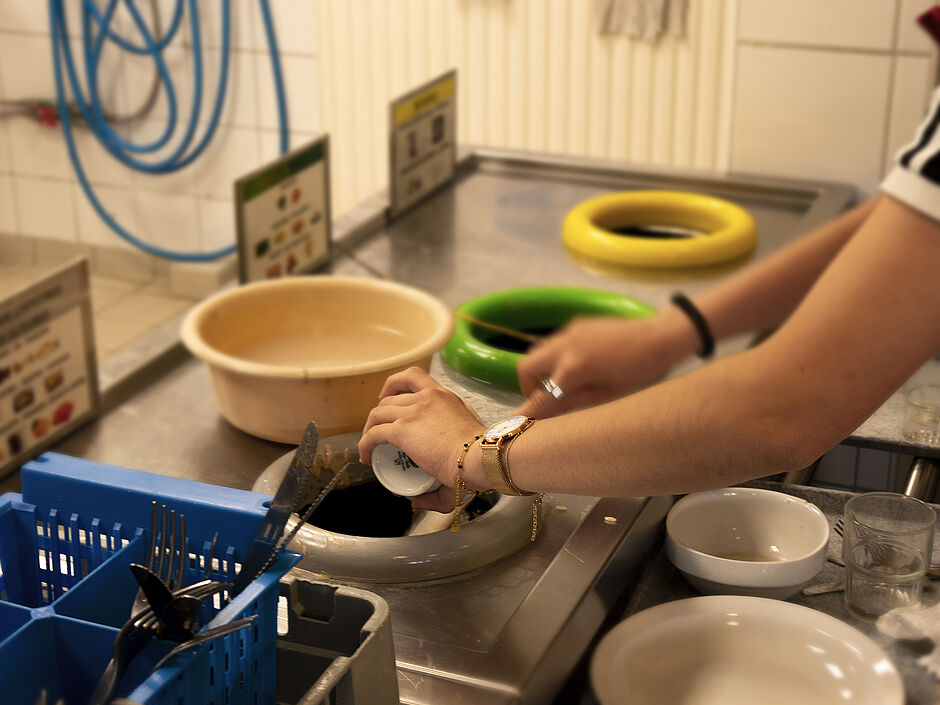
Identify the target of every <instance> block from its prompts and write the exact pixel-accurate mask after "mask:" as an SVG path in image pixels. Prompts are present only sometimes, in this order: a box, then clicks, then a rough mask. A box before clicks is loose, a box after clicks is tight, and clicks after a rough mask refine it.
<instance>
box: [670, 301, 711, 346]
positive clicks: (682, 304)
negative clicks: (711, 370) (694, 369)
mask: <svg viewBox="0 0 940 705" xmlns="http://www.w3.org/2000/svg"><path fill="white" fill-rule="evenodd" d="M672 303H674V304H675V305H676V306H678V307H679V308H680V309H682V312H683V313H685V315H686V316H688V317H689V320H690V321H692V325H693V326H695V330H697V331H698V337H699V338H701V339H702V351H701V352H700V353H699V354H698V356H699V357H700V358H702V359H708V358H710V357H711V356H712V354H713V353H714V352H715V338H714V337H713V336H712V332H711V330H709V328H708V321H706V320H705V316H703V315H702V312H701V311H699V310H698V309H697V308H696V307H695V304H693V303H692V302H691V301H690V300H689V297H688V296H686V295H685V294H683V293H682V292H680V291H677V292H675V293H674V294H673V295H672Z"/></svg>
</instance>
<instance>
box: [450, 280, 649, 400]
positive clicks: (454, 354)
mask: <svg viewBox="0 0 940 705" xmlns="http://www.w3.org/2000/svg"><path fill="white" fill-rule="evenodd" d="M457 311H458V312H459V313H465V314H467V315H468V316H472V317H473V318H478V319H480V320H482V321H486V322H488V323H493V324H496V325H500V326H504V327H506V328H512V329H513V330H518V331H523V332H531V331H537V330H556V329H558V328H561V327H562V326H564V325H565V324H567V323H568V322H569V321H570V320H571V319H572V318H574V317H576V316H623V317H624V318H647V317H649V316H652V315H654V314H655V313H656V309H655V308H653V307H652V306H650V305H649V304H646V303H644V302H642V301H638V300H637V299H634V298H632V297H629V296H624V295H622V294H615V293H612V292H609V291H600V290H597V289H580V288H577V287H568V286H536V287H528V288H524V289H510V290H508V291H498V292H495V293H492V294H487V295H485V296H481V297H479V298H476V299H471V300H470V301H467V302H466V303H464V304H462V305H460V306H459V307H458V308H457ZM497 335H498V333H495V332H493V331H489V330H486V329H483V328H481V327H480V326H475V325H474V324H473V323H470V322H469V321H465V320H463V319H462V318H457V319H456V325H455V330H454V335H453V336H452V337H451V339H450V340H449V341H448V343H447V344H446V345H445V346H444V348H443V349H442V350H441V357H442V358H443V359H444V361H445V362H447V364H449V365H450V366H451V367H453V368H454V369H455V370H457V371H458V372H462V373H463V374H465V375H467V376H468V377H474V378H476V379H480V380H483V381H485V382H491V383H493V384H497V385H499V386H501V387H508V388H510V389H516V390H518V389H519V376H518V374H517V372H516V365H517V364H518V363H519V360H521V359H522V358H523V357H524V356H523V355H522V354H520V353H517V352H512V351H511V350H505V349H503V348H498V347H495V346H492V345H489V344H488V342H487V341H488V340H491V339H493V337H494V336H497Z"/></svg>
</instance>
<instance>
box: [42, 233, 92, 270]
mask: <svg viewBox="0 0 940 705" xmlns="http://www.w3.org/2000/svg"><path fill="white" fill-rule="evenodd" d="M78 257H88V259H89V260H90V259H91V257H92V250H91V246H90V245H85V244H82V243H80V242H63V241H62V240H50V239H48V238H44V237H39V238H36V264H38V265H40V266H44V265H59V264H65V263H66V262H71V261H72V260H74V259H76V258H78Z"/></svg>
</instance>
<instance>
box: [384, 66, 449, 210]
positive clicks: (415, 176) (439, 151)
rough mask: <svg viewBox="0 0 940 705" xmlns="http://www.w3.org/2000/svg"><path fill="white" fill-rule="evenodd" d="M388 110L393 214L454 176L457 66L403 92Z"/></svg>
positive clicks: (413, 203) (391, 208) (390, 208)
mask: <svg viewBox="0 0 940 705" xmlns="http://www.w3.org/2000/svg"><path fill="white" fill-rule="evenodd" d="M389 112H390V152H389V169H390V175H389V194H390V204H389V212H390V214H391V215H392V216H393V217H394V216H396V215H398V214H399V213H401V212H402V211H404V210H406V209H408V208H410V207H411V206H413V205H415V204H416V203H418V202H419V201H420V200H422V199H423V198H424V197H425V196H427V195H428V194H430V193H431V192H433V191H435V190H437V189H438V188H440V187H441V186H443V185H444V184H447V183H449V182H451V181H452V180H453V178H454V169H455V167H456V163H457V129H456V128H457V72H456V71H450V72H449V73H446V74H444V75H443V76H441V77H439V78H437V79H435V80H433V81H431V82H430V83H428V84H426V85H424V86H422V87H421V88H418V89H416V90H414V91H411V92H410V93H408V94H407V95H405V96H403V97H401V98H399V99H398V100H396V101H394V102H393V103H392V104H391V106H390V111H389Z"/></svg>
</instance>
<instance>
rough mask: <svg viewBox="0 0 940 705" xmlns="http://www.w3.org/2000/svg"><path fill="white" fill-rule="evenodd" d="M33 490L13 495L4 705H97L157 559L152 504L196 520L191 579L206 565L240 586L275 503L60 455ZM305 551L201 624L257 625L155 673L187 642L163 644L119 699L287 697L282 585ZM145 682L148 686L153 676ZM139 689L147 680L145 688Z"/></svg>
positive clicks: (3, 565)
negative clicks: (148, 560) (140, 566)
mask: <svg viewBox="0 0 940 705" xmlns="http://www.w3.org/2000/svg"><path fill="white" fill-rule="evenodd" d="M22 488H23V492H22V495H20V494H7V495H3V496H2V497H0V684H2V686H0V690H2V701H3V703H4V704H5V705H7V704H9V705H19V704H20V703H23V704H24V705H34V704H35V703H36V702H38V701H39V700H40V697H41V696H42V695H43V693H45V698H46V702H49V703H54V702H57V701H58V700H59V699H61V698H64V699H65V701H66V702H67V703H73V702H74V703H81V702H86V701H87V700H88V698H89V697H90V695H91V692H92V690H93V689H94V687H95V685H96V683H97V681H98V678H99V676H100V675H101V673H102V672H103V671H104V669H105V666H106V665H107V663H108V661H109V660H110V658H111V644H112V642H113V641H114V637H115V635H116V634H117V632H118V629H119V628H120V626H121V625H122V624H123V623H124V622H125V621H127V618H128V616H129V614H128V613H129V610H130V605H131V603H132V602H133V599H134V595H135V594H136V592H137V584H136V582H135V580H134V578H133V575H132V574H131V572H130V570H128V564H129V563H131V562H138V563H140V562H143V560H144V557H145V555H146V552H147V545H146V544H147V535H146V531H145V529H146V530H149V525H150V511H151V510H150V508H151V502H153V501H157V502H159V503H160V504H166V505H167V506H168V507H169V508H170V509H175V510H177V511H178V512H182V513H184V514H185V515H186V531H187V537H188V541H187V552H188V555H189V561H188V562H187V563H188V565H187V568H186V579H187V582H192V581H195V580H199V579H202V578H203V577H204V576H205V573H206V570H207V565H206V563H207V560H206V559H207V557H208V556H209V553H210V546H211V541H212V537H213V535H214V534H215V532H216V531H218V532H219V539H218V543H217V545H216V551H215V558H214V560H213V561H212V563H211V565H209V566H208V570H209V571H210V576H211V577H213V578H215V579H219V580H225V581H228V582H231V581H232V580H233V579H234V576H235V574H236V573H237V571H238V568H239V567H240V561H241V558H242V556H243V555H244V553H245V552H246V551H247V549H248V545H249V544H250V542H251V540H252V538H253V537H254V535H255V532H256V531H257V529H258V527H259V526H260V523H261V521H262V519H263V517H264V515H265V513H266V511H267V509H266V507H265V505H266V503H267V502H268V501H269V500H270V499H271V497H270V495H262V494H257V493H254V492H244V491H242V490H234V489H230V488H225V487H217V486H214V485H206V484H203V483H197V482H191V481H187V480H180V479H176V478H169V477H164V476H161V475H153V474H150V473H143V472H138V471H134V470H127V469H125V468H119V467H114V466H109V465H103V464H101V463H93V462H89V461H85V460H79V459H76V458H70V457H68V456H63V455H59V454H54V453H47V454H45V455H43V456H41V457H40V458H39V459H37V460H36V461H35V462H32V463H29V464H27V465H26V466H24V468H23V471H22ZM299 559H300V556H299V555H298V554H295V553H288V552H282V554H281V555H280V556H279V557H278V560H277V561H276V562H275V563H274V564H273V565H272V566H271V567H270V568H269V569H268V570H267V571H266V572H265V574H264V575H262V576H261V577H259V578H258V579H257V580H255V581H254V582H253V583H251V585H249V586H248V588H246V589H245V591H244V592H242V593H241V594H240V595H239V596H238V597H236V598H235V599H234V600H232V601H231V602H230V603H227V604H226V601H225V600H222V599H217V600H215V601H214V602H209V601H207V604H206V605H205V606H203V608H202V611H201V613H200V623H201V624H203V625H207V626H218V625H221V624H225V623H227V622H230V621H233V620H236V619H241V618H242V617H247V616H250V615H258V617H257V619H256V620H255V621H254V622H253V623H252V624H251V625H250V626H249V627H248V628H246V629H243V630H241V631H238V632H235V633H233V634H230V635H228V636H226V637H222V638H220V639H217V640H215V641H212V642H209V643H208V644H204V645H202V646H201V647H198V648H196V649H193V650H192V651H191V652H188V653H186V654H184V655H182V656H178V657H176V658H175V659H173V660H172V661H170V662H169V663H168V664H167V665H166V666H164V667H163V668H161V669H159V670H158V671H156V672H155V673H153V675H151V676H149V678H148V677H147V674H148V673H149V672H150V670H151V668H152V666H153V665H154V664H155V663H156V662H157V661H158V660H159V659H160V658H161V657H162V656H163V655H164V654H165V653H166V652H167V651H169V649H170V648H172V646H174V644H172V643H167V642H161V641H157V640H154V641H152V642H151V643H150V644H149V645H148V646H147V647H146V648H145V649H144V651H143V652H142V653H141V654H140V655H139V656H138V658H136V659H135V661H134V662H133V664H132V666H131V668H130V669H129V670H128V672H127V674H126V675H125V678H124V679H123V680H122V683H121V687H120V688H119V690H118V692H117V694H116V695H117V696H123V697H128V698H130V699H131V700H133V701H136V702H139V703H144V704H145V705H157V704H164V703H165V704H167V705H170V704H172V705H180V703H215V704H216V705H228V704H233V705H235V704H240V703H245V704H246V705H265V704H266V703H274V702H275V670H276V669H275V653H276V640H277V634H276V617H277V602H278V581H279V579H280V578H281V577H282V576H283V575H284V574H285V573H287V571H288V570H290V568H291V567H292V566H293V565H295V564H296V562H297V561H298V560H299ZM145 679H146V680H145ZM135 684H140V685H136V687H135Z"/></svg>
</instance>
